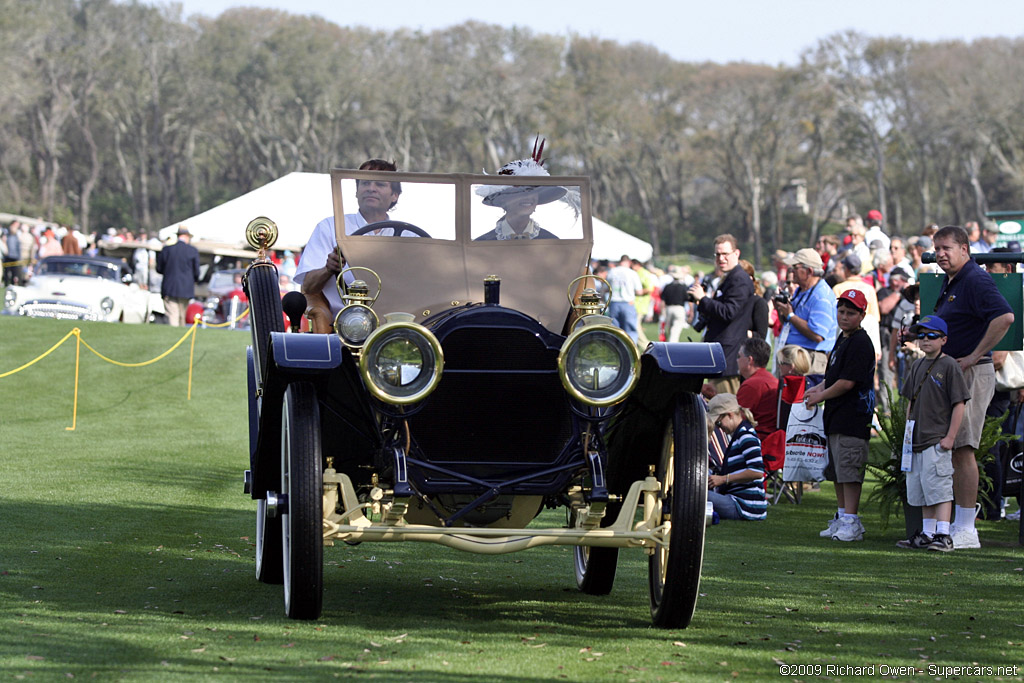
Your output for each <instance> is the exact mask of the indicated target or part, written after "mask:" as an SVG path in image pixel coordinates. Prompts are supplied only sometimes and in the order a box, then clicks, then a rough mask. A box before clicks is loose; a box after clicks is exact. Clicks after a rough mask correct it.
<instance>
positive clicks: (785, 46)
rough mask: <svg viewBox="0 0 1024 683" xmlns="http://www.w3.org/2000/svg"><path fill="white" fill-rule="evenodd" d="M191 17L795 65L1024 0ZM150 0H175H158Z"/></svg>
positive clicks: (964, 29) (349, 6) (561, 2)
mask: <svg viewBox="0 0 1024 683" xmlns="http://www.w3.org/2000/svg"><path fill="white" fill-rule="evenodd" d="M178 2H180V4H181V5H182V7H183V15H184V16H185V17H188V16H191V15H193V14H203V15H206V16H210V17H215V16H217V15H219V14H220V13H221V12H223V11H224V10H225V9H229V8H232V7H269V8H276V9H282V10H286V11H288V12H291V13H293V14H315V15H319V16H321V17H323V18H325V19H328V20H330V21H332V22H334V23H336V24H339V25H343V26H366V27H369V28H373V29H382V30H396V29H399V28H409V29H421V30H424V31H431V30H434V29H439V28H445V27H448V26H452V25H455V24H461V23H463V22H465V21H468V20H470V19H475V20H478V21H483V22H485V23H489V24H498V25H501V26H506V27H509V26H525V27H529V28H531V29H532V30H534V31H535V32H537V33H548V34H556V35H568V34H571V33H575V34H579V35H582V36H585V37H600V38H605V39H609V40H614V41H616V42H619V43H622V44H628V43H633V42H641V43H647V44H649V45H653V46H654V47H656V48H658V49H659V50H661V51H662V52H665V53H666V54H668V55H669V56H671V57H673V58H674V59H677V60H679V61H686V62H704V61H712V62H718V63H726V62H732V61H747V62H759V63H764V64H769V65H772V66H775V65H778V64H789V65H794V64H796V63H798V61H799V58H800V54H801V52H803V51H804V50H805V49H807V48H809V47H812V46H814V45H815V44H816V43H817V41H818V40H819V39H821V38H824V37H826V36H829V35H832V34H834V33H837V32H840V31H843V30H846V29H854V30H857V31H860V32H862V33H865V34H867V35H870V36H903V37H907V38H913V39H916V40H923V41H938V40H943V39H954V38H955V39H962V40H968V41H969V40H973V39H975V38H979V37H992V36H1009V37H1016V36H1022V35H1024V11H1022V10H1021V6H1020V4H1019V0H971V1H970V2H963V0H956V1H953V0H841V1H840V0H698V1H695V0H658V1H655V2H645V1H642V0H641V1H636V0H634V1H633V2H628V0H627V1H625V2H623V1H619V2H611V1H609V0H498V1H495V0H491V1H489V2H479V1H478V2H466V1H465V0H462V1H459V0H417V1H416V2H409V1H408V0H385V1H384V2H377V3H373V2H366V1H365V0H362V1H360V2H353V1H352V0H178ZM150 4H165V3H164V2H161V1H159V0H156V1H154V0H151V2H150Z"/></svg>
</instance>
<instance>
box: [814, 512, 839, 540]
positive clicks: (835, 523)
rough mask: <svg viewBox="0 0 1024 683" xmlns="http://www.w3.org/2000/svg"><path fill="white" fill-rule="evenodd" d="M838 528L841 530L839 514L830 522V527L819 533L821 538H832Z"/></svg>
mask: <svg viewBox="0 0 1024 683" xmlns="http://www.w3.org/2000/svg"><path fill="white" fill-rule="evenodd" d="M838 528H839V513H838V512H837V513H836V514H835V516H834V517H833V518H832V519H830V520H828V527H827V528H826V529H825V530H824V531H822V532H821V533H819V534H818V535H819V536H821V537H822V538H832V534H834V533H835V532H836V530H837V529H838Z"/></svg>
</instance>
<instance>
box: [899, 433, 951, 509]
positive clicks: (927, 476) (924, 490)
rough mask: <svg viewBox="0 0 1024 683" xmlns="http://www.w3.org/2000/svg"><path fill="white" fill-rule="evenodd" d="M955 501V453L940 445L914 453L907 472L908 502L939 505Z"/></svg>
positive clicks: (919, 504)
mask: <svg viewBox="0 0 1024 683" xmlns="http://www.w3.org/2000/svg"><path fill="white" fill-rule="evenodd" d="M951 500H953V453H952V452H950V451H944V450H941V449H940V448H939V446H938V444H936V445H934V446H929V447H928V448H926V449H924V450H923V451H921V452H920V453H914V457H913V459H912V460H911V465H910V471H909V472H907V502H908V503H910V504H911V505H916V506H921V505H938V504H939V503H948V502H949V501H951Z"/></svg>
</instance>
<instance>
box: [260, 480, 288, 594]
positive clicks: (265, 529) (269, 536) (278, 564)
mask: <svg viewBox="0 0 1024 683" xmlns="http://www.w3.org/2000/svg"><path fill="white" fill-rule="evenodd" d="M256 580H257V581H261V582H262V583H271V584H276V585H280V584H281V583H283V582H284V559H283V557H282V555H281V516H280V515H278V516H277V517H268V516H267V501H266V499H265V498H262V499H260V500H258V501H256Z"/></svg>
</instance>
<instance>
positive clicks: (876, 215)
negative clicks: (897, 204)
mask: <svg viewBox="0 0 1024 683" xmlns="http://www.w3.org/2000/svg"><path fill="white" fill-rule="evenodd" d="M868 220H869V221H880V220H882V212H881V211H879V210H878V209H871V210H870V211H868Z"/></svg>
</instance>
